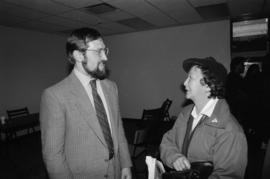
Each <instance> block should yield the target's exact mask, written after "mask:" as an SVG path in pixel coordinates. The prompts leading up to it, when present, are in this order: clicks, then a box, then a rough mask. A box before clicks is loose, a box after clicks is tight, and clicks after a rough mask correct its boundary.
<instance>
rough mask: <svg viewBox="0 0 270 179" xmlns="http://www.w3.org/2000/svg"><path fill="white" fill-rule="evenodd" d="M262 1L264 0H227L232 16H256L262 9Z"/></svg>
mask: <svg viewBox="0 0 270 179" xmlns="http://www.w3.org/2000/svg"><path fill="white" fill-rule="evenodd" d="M263 1H264V0H237V1H236V0H228V7H229V10H230V14H231V16H232V17H240V16H252V15H255V16H256V15H257V14H259V13H260V12H262V10H263ZM268 13H269V12H268Z"/></svg>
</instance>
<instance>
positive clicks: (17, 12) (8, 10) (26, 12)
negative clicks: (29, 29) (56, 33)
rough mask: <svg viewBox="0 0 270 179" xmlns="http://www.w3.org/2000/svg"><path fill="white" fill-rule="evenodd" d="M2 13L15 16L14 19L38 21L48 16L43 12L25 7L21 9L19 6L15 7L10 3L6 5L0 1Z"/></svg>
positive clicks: (0, 11)
mask: <svg viewBox="0 0 270 179" xmlns="http://www.w3.org/2000/svg"><path fill="white" fill-rule="evenodd" d="M0 13H3V14H5V16H9V15H10V16H14V17H21V18H26V19H38V18H41V17H46V16H48V14H45V13H43V12H40V11H37V10H34V9H29V8H25V7H21V6H18V5H13V4H10V3H5V2H1V1H0Z"/></svg>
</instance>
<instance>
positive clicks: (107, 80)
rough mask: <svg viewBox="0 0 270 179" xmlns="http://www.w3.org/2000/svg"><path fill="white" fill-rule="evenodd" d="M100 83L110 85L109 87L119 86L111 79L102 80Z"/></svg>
mask: <svg viewBox="0 0 270 179" xmlns="http://www.w3.org/2000/svg"><path fill="white" fill-rule="evenodd" d="M100 83H101V84H103V85H105V86H107V87H109V88H117V85H116V83H115V82H114V81H112V80H110V79H104V80H100Z"/></svg>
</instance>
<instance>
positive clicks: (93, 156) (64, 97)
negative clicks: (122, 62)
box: [40, 72, 132, 179]
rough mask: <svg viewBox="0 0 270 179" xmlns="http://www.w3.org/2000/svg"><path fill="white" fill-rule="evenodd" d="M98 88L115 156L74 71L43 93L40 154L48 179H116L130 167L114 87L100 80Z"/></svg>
mask: <svg viewBox="0 0 270 179" xmlns="http://www.w3.org/2000/svg"><path fill="white" fill-rule="evenodd" d="M101 87H102V90H103V92H104V95H105V99H106V102H107V104H108V111H109V116H110V120H111V121H110V122H111V130H112V138H113V142H114V153H115V157H114V158H113V159H111V160H108V158H109V155H108V149H107V145H106V142H105V139H104V136H103V133H102V129H101V127H100V124H99V122H98V119H97V117H96V113H95V110H94V106H93V105H92V103H91V101H90V99H89V97H88V95H87V93H86V91H85V89H84V87H83V86H82V84H81V82H80V81H79V79H78V78H77V77H76V75H75V74H74V72H72V73H71V74H70V75H69V76H68V77H66V78H65V79H64V80H62V81H61V82H59V83H57V84H56V85H53V86H52V87H49V88H47V89H46V90H44V92H43V94H42V97H41V105H40V124H41V139H42V154H43V159H44V162H45V165H46V168H47V171H48V174H49V176H50V178H53V179H54V178H57V179H58V178H59V179H62V178H64V179H68V178H71V179H81V178H82V179H84V178H95V179H98V178H104V176H105V177H108V178H115V179H119V178H120V175H121V172H120V171H121V169H122V168H127V167H131V165H132V164H131V159H130V154H129V151H128V145H127V141H126V138H125V134H124V130H123V126H122V119H121V116H120V110H119V102H118V91H117V87H116V84H115V83H113V82H112V81H110V80H101Z"/></svg>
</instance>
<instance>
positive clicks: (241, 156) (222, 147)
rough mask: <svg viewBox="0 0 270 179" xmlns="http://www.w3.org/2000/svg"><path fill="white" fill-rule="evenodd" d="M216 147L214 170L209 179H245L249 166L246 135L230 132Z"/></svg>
mask: <svg viewBox="0 0 270 179" xmlns="http://www.w3.org/2000/svg"><path fill="white" fill-rule="evenodd" d="M216 141H217V143H216V144H215V146H214V156H213V163H214V170H213V173H212V174H211V176H210V177H209V179H219V178H222V179H231V178H239V179H240V178H244V174H245V169H246V166H247V141H246V137H245V135H244V133H242V132H232V131H228V132H225V133H224V134H222V135H221V136H219V137H218V138H217V140H216Z"/></svg>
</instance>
